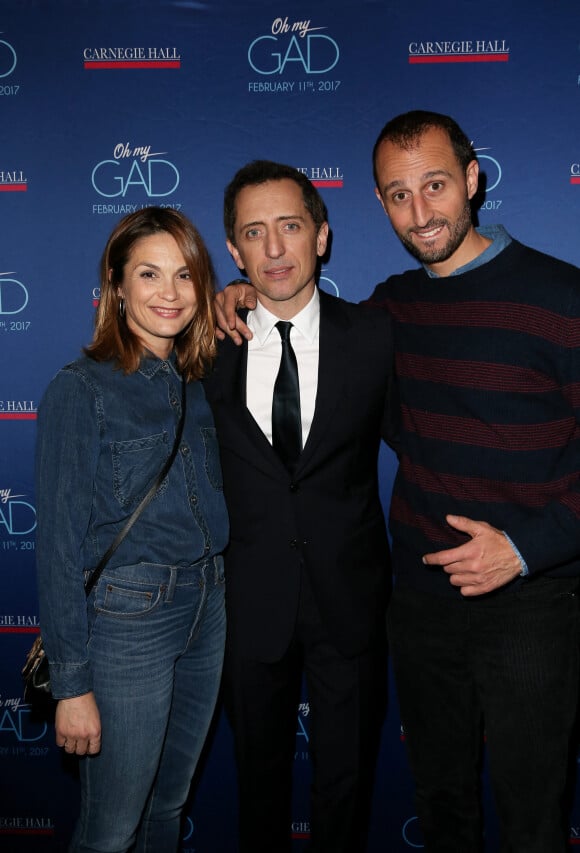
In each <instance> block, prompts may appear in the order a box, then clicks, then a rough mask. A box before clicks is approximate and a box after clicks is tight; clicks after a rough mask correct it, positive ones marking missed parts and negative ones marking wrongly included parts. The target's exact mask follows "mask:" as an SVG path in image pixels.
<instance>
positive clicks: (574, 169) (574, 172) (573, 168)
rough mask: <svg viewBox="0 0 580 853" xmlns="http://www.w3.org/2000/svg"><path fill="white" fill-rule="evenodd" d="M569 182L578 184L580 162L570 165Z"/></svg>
mask: <svg viewBox="0 0 580 853" xmlns="http://www.w3.org/2000/svg"><path fill="white" fill-rule="evenodd" d="M570 183H571V184H575V185H576V186H580V163H572V164H571V165H570Z"/></svg>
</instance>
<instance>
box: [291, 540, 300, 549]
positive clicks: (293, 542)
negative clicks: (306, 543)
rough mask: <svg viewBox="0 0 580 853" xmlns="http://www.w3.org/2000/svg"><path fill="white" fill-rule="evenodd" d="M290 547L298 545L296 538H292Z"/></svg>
mask: <svg viewBox="0 0 580 853" xmlns="http://www.w3.org/2000/svg"><path fill="white" fill-rule="evenodd" d="M290 547H291V548H297V547H298V542H297V541H296V539H291V540H290Z"/></svg>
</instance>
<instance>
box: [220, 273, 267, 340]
mask: <svg viewBox="0 0 580 853" xmlns="http://www.w3.org/2000/svg"><path fill="white" fill-rule="evenodd" d="M256 304H257V299H256V290H255V288H254V287H253V286H252V285H251V284H249V282H247V281H245V280H244V279H242V278H237V279H234V281H231V282H230V283H229V284H228V285H227V286H226V287H224V289H223V290H220V292H219V293H216V295H215V302H214V305H215V313H216V321H217V329H216V336H217V337H218V338H219V340H220V341H224V340H225V339H226V336H227V337H230V338H231V339H232V340H233V342H234V343H235V344H236V345H237V346H240V345H241V344H242V342H243V340H244V338H245V339H246V340H248V341H249V340H251V339H252V333H251V331H250V330H249V329H248V327H247V326H246V324H245V323H244V321H243V320H242V319H241V318H240V316H239V315H238V314H237V311H238V309H239V308H249V309H252V308H255V307H256Z"/></svg>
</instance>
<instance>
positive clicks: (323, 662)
mask: <svg viewBox="0 0 580 853" xmlns="http://www.w3.org/2000/svg"><path fill="white" fill-rule="evenodd" d="M224 221H225V227H226V235H227V246H228V249H229V251H230V253H231V254H232V257H233V258H234V261H235V262H236V264H237V266H238V268H239V269H241V270H245V272H246V274H247V276H248V277H249V279H250V281H251V282H252V284H253V285H254V286H255V288H256V291H257V296H258V305H257V307H256V309H255V310H254V311H251V312H249V315H248V318H247V322H248V325H249V326H250V328H251V329H252V331H253V333H254V335H253V339H252V341H250V342H247V341H246V342H244V344H243V346H242V347H237V346H236V345H235V344H234V343H233V342H232V341H231V340H230V339H227V340H226V341H224V342H223V343H222V344H221V347H220V352H219V356H218V359H217V363H216V366H215V369H214V371H213V374H212V375H211V376H210V377H209V378H208V379H207V380H206V391H207V396H208V399H209V401H210V403H211V406H212V408H213V412H214V416H215V420H216V426H217V430H218V435H219V440H220V448H221V459H222V468H223V475H224V489H225V494H226V499H227V502H228V508H229V512H230V522H231V541H230V544H229V547H228V549H227V552H226V578H227V614H228V642H227V649H226V663H225V680H224V684H225V696H226V707H227V711H228V715H229V718H230V721H231V724H232V728H233V732H234V740H235V751H236V760H237V765H238V782H239V792H240V846H241V851H242V853H250V851H251V853H288V851H290V849H291V840H290V826H291V811H290V809H291V790H292V788H291V786H292V763H293V756H294V750H295V735H296V718H297V708H298V703H299V701H300V690H301V681H302V675H303V674H304V675H305V679H306V685H307V692H308V701H309V706H310V715H309V722H310V741H309V746H310V752H311V758H312V762H313V785H312V797H311V815H310V819H311V850H312V851H313V853H314V851H315V852H316V853H358V851H362V850H363V849H364V837H365V828H366V827H365V824H366V821H365V813H366V811H367V809H368V802H369V796H370V787H371V780H372V771H373V765H374V757H375V753H376V746H377V740H378V733H379V730H380V722H381V717H382V714H381V710H382V709H381V702H380V700H379V696H380V694H381V690H382V686H383V682H384V678H385V668H384V651H385V649H384V646H385V638H384V624H385V606H386V593H387V586H388V576H389V554H388V545H387V536H386V530H385V522H384V516H383V511H382V508H381V504H380V501H379V495H378V481H377V454H378V448H379V443H380V438H381V435H383V436H385V437H391V436H392V435H393V421H394V418H393V414H394V407H393V406H392V404H391V399H392V398H391V390H392V389H391V381H392V380H391V377H392V369H391V365H392V341H391V330H390V322H389V319H388V317H387V316H386V315H385V314H384V313H383V312H380V311H374V310H372V309H368V308H366V307H363V306H357V305H352V304H350V303H347V302H344V301H343V300H341V299H338V298H336V297H334V296H329V295H328V294H326V293H324V292H320V291H319V290H318V287H317V286H316V275H317V269H318V265H319V259H320V258H321V257H322V256H323V255H324V254H325V252H326V248H327V240H328V223H327V216H326V208H325V205H324V202H323V201H322V199H321V197H320V195H319V194H318V192H317V190H316V189H315V188H314V187H313V185H312V184H311V183H310V181H309V180H308V179H307V178H306V177H305V176H304V175H302V174H301V173H300V172H298V171H296V170H295V169H293V168H291V167H289V166H283V165H280V164H276V163H271V162H269V161H256V162H254V163H250V164H248V165H247V166H245V167H244V168H243V169H241V170H240V171H239V172H238V173H237V174H236V176H235V177H234V178H233V180H232V182H231V183H230V184H229V186H228V187H227V189H226V193H225V206H224ZM280 320H282V321H284V322H283V323H282V325H281V326H280V324H278V321H280ZM277 324H278V325H277ZM287 334H289V344H288V342H287ZM283 339H284V343H283ZM283 350H284V353H283V354H282V351H283ZM293 423H294V426H295V429H294V434H293V435H291V434H290V433H291V432H292V424H293Z"/></svg>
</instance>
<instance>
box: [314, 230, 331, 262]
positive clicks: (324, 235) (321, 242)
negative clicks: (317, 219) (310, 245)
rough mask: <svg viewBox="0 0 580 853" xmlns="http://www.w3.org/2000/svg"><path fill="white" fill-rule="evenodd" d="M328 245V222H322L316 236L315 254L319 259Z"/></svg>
mask: <svg viewBox="0 0 580 853" xmlns="http://www.w3.org/2000/svg"><path fill="white" fill-rule="evenodd" d="M327 244H328V222H323V223H322V225H321V226H320V228H319V229H318V234H317V235H316V254H317V255H318V257H319V258H321V257H322V256H323V255H324V253H325V252H326V246H327Z"/></svg>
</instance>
